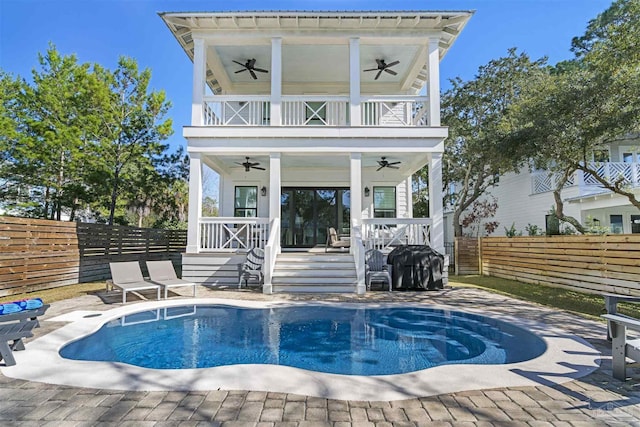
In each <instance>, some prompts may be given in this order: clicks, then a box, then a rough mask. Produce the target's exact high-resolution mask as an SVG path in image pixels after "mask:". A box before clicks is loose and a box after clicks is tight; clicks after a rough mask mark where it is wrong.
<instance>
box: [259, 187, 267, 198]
mask: <svg viewBox="0 0 640 427" xmlns="http://www.w3.org/2000/svg"><path fill="white" fill-rule="evenodd" d="M260 194H261V195H263V196H266V195H267V187H262V188H261V189H260Z"/></svg>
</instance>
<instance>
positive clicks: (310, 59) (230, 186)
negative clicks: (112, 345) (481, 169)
mask: <svg viewBox="0 0 640 427" xmlns="http://www.w3.org/2000/svg"><path fill="white" fill-rule="evenodd" d="M471 15H472V13H471V12H468V11H455V12H427V11H419V12H390V11H385V12H229V13H191V12H189V13H182V12H180V13H161V14H160V16H161V17H162V19H163V20H164V22H165V23H166V25H167V26H168V27H169V29H170V30H171V32H172V33H173V34H174V36H175V37H176V39H177V40H178V42H179V43H180V45H181V46H182V47H183V49H184V50H185V52H186V53H187V55H188V56H189V58H190V59H191V60H192V61H193V63H194V68H193V104H192V115H191V116H192V117H191V124H190V125H187V126H185V127H184V130H183V135H184V137H185V138H186V139H187V144H188V152H189V155H190V159H191V164H190V180H189V230H188V246H187V253H186V254H185V255H184V257H183V275H184V276H185V277H188V278H189V279H191V280H195V281H198V282H200V283H206V284H213V285H215V284H232V283H237V274H236V263H237V262H241V260H242V259H243V258H244V252H245V251H246V250H247V249H248V248H250V247H253V246H257V247H261V248H264V249H265V257H266V258H265V280H264V286H263V289H264V292H267V293H270V292H272V291H276V292H277V291H295V290H303V291H313V290H316V291H344V292H359V293H362V292H364V258H363V256H364V255H363V254H364V251H365V250H366V249H367V248H373V247H376V248H380V249H388V248H389V247H390V246H391V245H393V244H398V243H415V244H430V245H431V246H432V247H433V248H434V249H436V250H437V251H439V252H441V253H444V235H443V208H442V190H441V188H442V161H441V159H442V153H443V151H444V139H445V138H446V137H447V128H446V127H443V126H442V125H441V123H440V77H439V64H440V60H441V59H442V58H443V57H444V55H445V54H446V53H447V51H448V49H449V48H450V47H451V45H452V44H453V42H454V41H455V39H456V38H457V36H458V35H459V34H460V31H462V29H463V28H464V26H465V25H466V23H467V21H468V20H469V18H470V17H471ZM384 162H388V164H389V166H387V167H383V168H381V165H382V164H384ZM243 163H246V164H247V166H245V165H243ZM203 165H207V166H208V167H210V168H211V169H213V170H214V171H216V172H217V173H218V174H219V175H220V196H219V198H220V200H219V205H220V215H221V216H220V217H216V218H206V217H203V216H202V214H201V212H202V208H201V205H202V167H203ZM425 165H429V171H430V173H429V181H430V182H429V184H430V185H429V188H430V189H431V192H430V194H429V197H430V200H431V201H432V203H431V207H430V217H429V218H426V219H425V218H422V219H413V218H412V217H413V212H412V199H411V175H412V174H413V173H414V172H416V171H417V170H419V169H420V168H422V167H424V166H425ZM329 227H334V228H335V229H337V230H338V232H339V233H344V234H349V236H350V237H349V239H350V241H351V248H350V250H349V251H348V252H345V253H337V252H336V253H332V255H329V256H325V257H324V258H321V259H319V258H318V257H317V256H313V255H311V256H307V258H304V257H301V254H298V255H296V254H293V255H292V254H291V253H290V252H289V251H290V250H296V249H302V248H309V247H313V246H316V245H321V246H324V244H325V241H326V236H327V230H328V228H329ZM314 257H315V258H314ZM341 263H342V264H341ZM296 264H297V265H296ZM336 265H342V270H343V271H333V270H332V269H334V268H335V269H337V267H335V266H336ZM310 276H311V277H310ZM345 277H347V279H345ZM313 285H321V286H317V287H315V288H313Z"/></svg>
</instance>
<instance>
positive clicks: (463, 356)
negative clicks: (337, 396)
mask: <svg viewBox="0 0 640 427" xmlns="http://www.w3.org/2000/svg"><path fill="white" fill-rule="evenodd" d="M545 349H546V345H545V343H544V341H543V340H542V339H540V338H539V337H537V336H536V335H535V334H533V333H531V332H529V331H526V330H524V329H523V328H520V327H517V326H513V325H510V324H508V323H506V322H503V321H500V320H496V319H491V318H488V317H485V316H481V315H477V314H470V313H464V312H460V311H450V310H442V309H431V308H413V307H412V308H407V307H394V308H340V307H323V306H314V305H310V306H303V307H280V308H271V309H249V308H241V307H233V306H228V305H227V306H225V305H209V306H193V305H191V306H183V307H172V308H164V309H156V310H151V311H143V312H138V313H134V314H130V315H127V316H123V317H121V318H118V319H114V320H112V321H110V322H107V323H106V324H105V325H104V326H102V327H101V328H100V329H99V330H98V331H97V332H95V333H93V334H91V335H89V336H87V337H84V338H82V339H80V340H78V341H75V342H73V343H71V344H69V345H67V346H65V347H63V348H62V350H61V351H60V354H61V356H62V357H65V358H69V359H75V360H93V361H105V362H122V363H127V364H131V365H136V366H140V367H144V368H152V369H193V368H209V367H215V366H225V365H238V364H270V365H284V366H291V367H296V368H300V369H307V370H311V371H318V372H326V373H333V374H342V375H392V374H403V373H408V372H413V371H419V370H422V369H427V368H432V367H435V366H439V365H445V364H503V363H515V362H522V361H525V360H530V359H533V358H535V357H538V356H539V355H541V354H542V353H543V352H544V351H545Z"/></svg>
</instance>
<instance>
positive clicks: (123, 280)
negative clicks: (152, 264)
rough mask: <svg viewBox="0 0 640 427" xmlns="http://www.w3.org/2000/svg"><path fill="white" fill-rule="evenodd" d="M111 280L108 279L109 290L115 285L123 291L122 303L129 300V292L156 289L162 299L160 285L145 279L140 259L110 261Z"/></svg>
mask: <svg viewBox="0 0 640 427" xmlns="http://www.w3.org/2000/svg"><path fill="white" fill-rule="evenodd" d="M109 269H110V270H111V280H107V291H109V290H110V289H109V288H111V289H113V288H114V287H116V288H118V289H120V290H121V291H122V303H123V304H124V303H126V302H127V292H137V291H144V290H148V289H155V290H156V291H157V292H158V299H160V285H157V284H155V283H152V282H149V281H146V280H144V277H142V271H141V270H140V264H138V261H129V262H110V263H109Z"/></svg>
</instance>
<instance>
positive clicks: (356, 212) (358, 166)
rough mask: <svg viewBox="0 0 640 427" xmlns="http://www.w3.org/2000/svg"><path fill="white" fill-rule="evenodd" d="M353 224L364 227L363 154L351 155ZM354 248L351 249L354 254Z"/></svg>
mask: <svg viewBox="0 0 640 427" xmlns="http://www.w3.org/2000/svg"><path fill="white" fill-rule="evenodd" d="M350 168H351V187H350V192H351V224H350V226H351V227H352V226H353V225H354V223H355V224H356V225H362V154H361V153H351V156H350ZM354 249H355V248H354V247H353V246H352V247H351V252H352V253H353V251H354Z"/></svg>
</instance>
